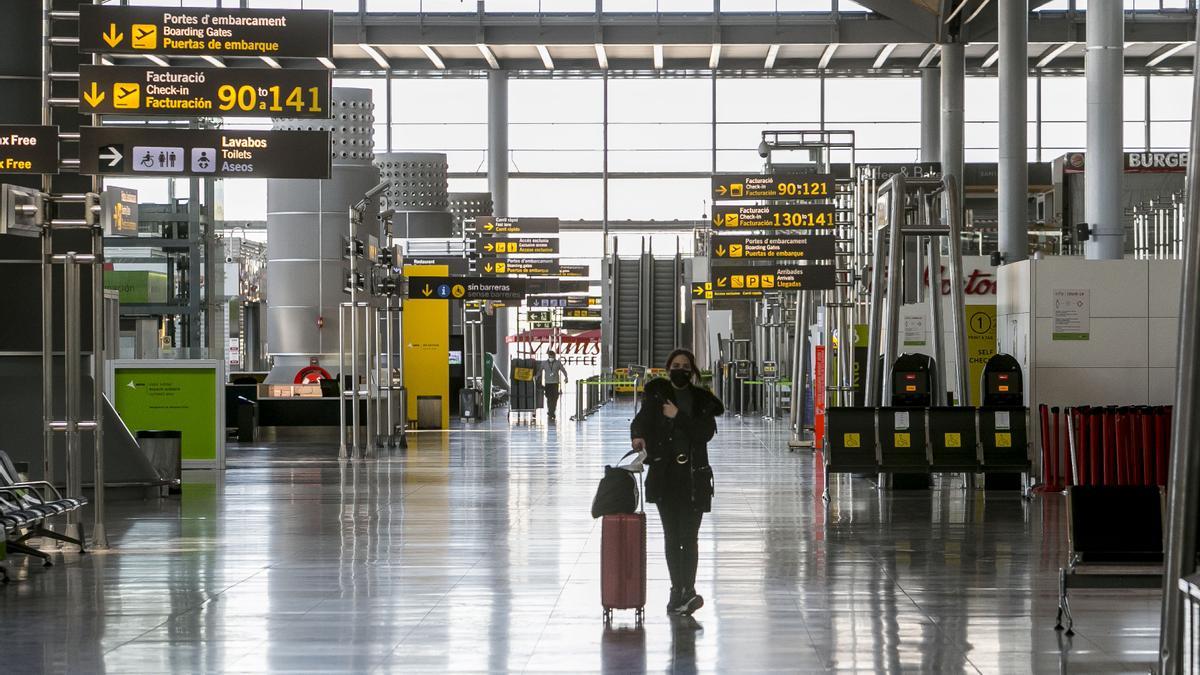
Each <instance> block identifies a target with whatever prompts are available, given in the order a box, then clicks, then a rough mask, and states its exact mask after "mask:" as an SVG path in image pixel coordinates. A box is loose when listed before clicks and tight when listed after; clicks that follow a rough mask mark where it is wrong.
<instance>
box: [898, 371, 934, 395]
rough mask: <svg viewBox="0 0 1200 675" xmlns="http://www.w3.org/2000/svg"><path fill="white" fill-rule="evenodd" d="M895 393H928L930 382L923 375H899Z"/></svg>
mask: <svg viewBox="0 0 1200 675" xmlns="http://www.w3.org/2000/svg"><path fill="white" fill-rule="evenodd" d="M894 391H898V392H900V393H904V394H925V393H928V382H927V381H926V378H925V377H924V376H923V375H922V374H921V373H897V382H896V384H895V389H894Z"/></svg>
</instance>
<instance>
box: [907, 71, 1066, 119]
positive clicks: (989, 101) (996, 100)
mask: <svg viewBox="0 0 1200 675" xmlns="http://www.w3.org/2000/svg"><path fill="white" fill-rule="evenodd" d="M1044 86H1045V85H1044V84H1043V87H1044ZM917 96H918V97H919V96H920V90H919V89H918V93H917ZM917 101H918V103H917V105H918V106H919V105H920V99H919V98H918V99H917ZM917 113H918V119H920V117H919V115H920V108H918V109H917ZM963 118H964V119H965V120H966V121H968V122H994V121H996V120H999V119H1000V81H999V80H998V79H997V78H995V77H968V78H967V79H966V83H965V86H964V87H963Z"/></svg>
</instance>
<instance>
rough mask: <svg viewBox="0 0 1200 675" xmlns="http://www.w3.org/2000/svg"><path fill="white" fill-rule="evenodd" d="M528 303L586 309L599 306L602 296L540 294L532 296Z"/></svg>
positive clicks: (540, 305)
mask: <svg viewBox="0 0 1200 675" xmlns="http://www.w3.org/2000/svg"><path fill="white" fill-rule="evenodd" d="M527 304H528V305H529V306H530V307H564V308H571V309H584V308H587V307H599V306H600V298H599V297H598V296H594V295H591V296H588V295H539V296H533V297H530V298H529V301H528V303H527Z"/></svg>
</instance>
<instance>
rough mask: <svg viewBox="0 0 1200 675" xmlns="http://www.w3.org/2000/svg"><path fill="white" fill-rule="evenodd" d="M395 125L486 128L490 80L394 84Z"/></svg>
mask: <svg viewBox="0 0 1200 675" xmlns="http://www.w3.org/2000/svg"><path fill="white" fill-rule="evenodd" d="M392 98H393V100H395V101H396V110H395V113H394V114H393V115H392V122H393V123H397V122H425V123H449V122H455V123H465V122H474V123H480V124H486V123H487V119H488V115H487V80H482V79H477V80H466V79H463V80H459V79H446V80H418V79H399V80H392Z"/></svg>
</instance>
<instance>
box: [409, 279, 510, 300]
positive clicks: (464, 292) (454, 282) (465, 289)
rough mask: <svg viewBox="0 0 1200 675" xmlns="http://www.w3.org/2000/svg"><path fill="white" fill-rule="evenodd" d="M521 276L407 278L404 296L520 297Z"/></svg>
mask: <svg viewBox="0 0 1200 675" xmlns="http://www.w3.org/2000/svg"><path fill="white" fill-rule="evenodd" d="M526 290H527V289H526V285H525V280H524V279H480V278H478V277H409V278H408V297H409V298H411V299H415V300H520V299H521V298H523V297H525V292H526Z"/></svg>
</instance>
